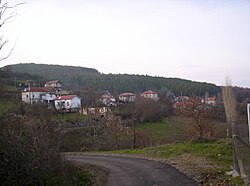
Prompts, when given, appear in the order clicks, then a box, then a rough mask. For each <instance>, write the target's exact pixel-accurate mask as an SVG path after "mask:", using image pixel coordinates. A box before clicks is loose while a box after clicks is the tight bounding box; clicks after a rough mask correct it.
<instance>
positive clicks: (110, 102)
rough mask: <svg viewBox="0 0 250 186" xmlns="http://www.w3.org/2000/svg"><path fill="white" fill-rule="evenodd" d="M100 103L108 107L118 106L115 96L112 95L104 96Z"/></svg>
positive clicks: (106, 94)
mask: <svg viewBox="0 0 250 186" xmlns="http://www.w3.org/2000/svg"><path fill="white" fill-rule="evenodd" d="M99 102H101V103H102V104H103V105H105V106H108V107H109V106H116V100H115V98H114V97H113V95H111V94H110V93H105V94H102V95H101V97H100V99H99Z"/></svg>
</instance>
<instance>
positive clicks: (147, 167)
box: [66, 155, 197, 186]
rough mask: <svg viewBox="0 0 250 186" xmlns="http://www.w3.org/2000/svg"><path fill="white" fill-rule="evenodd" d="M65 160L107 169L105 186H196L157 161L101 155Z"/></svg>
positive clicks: (182, 175) (79, 156) (74, 157)
mask: <svg viewBox="0 0 250 186" xmlns="http://www.w3.org/2000/svg"><path fill="white" fill-rule="evenodd" d="M66 159H67V160H70V161H75V162H78V163H83V164H90V165H95V166H99V167H103V168H105V169H108V170H109V175H108V181H107V183H106V184H104V185H106V186H168V185H169V186H175V185H176V186H191V185H197V183H196V182H195V181H193V180H192V179H190V178H188V177H187V176H186V175H184V174H183V173H181V172H179V171H178V170H177V169H175V168H174V167H172V166H170V165H168V164H166V163H161V162H157V161H151V160H146V159H139V158H131V157H117V156H102V155H68V156H66Z"/></svg>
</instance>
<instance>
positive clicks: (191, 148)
mask: <svg viewBox="0 0 250 186" xmlns="http://www.w3.org/2000/svg"><path fill="white" fill-rule="evenodd" d="M109 153H117V154H138V155H140V154H142V155H144V156H147V157H156V158H165V159H169V158H174V157H176V156H179V155H182V154H186V153H188V154H191V155H193V156H202V157H205V158H207V159H209V160H211V161H215V162H216V163H218V164H219V165H222V166H224V167H226V168H227V169H230V165H231V163H232V147H231V144H230V143H228V142H225V141H223V140H221V141H197V142H179V143H173V144H167V145H162V146H158V147H152V148H144V149H127V150H117V151H112V152H109Z"/></svg>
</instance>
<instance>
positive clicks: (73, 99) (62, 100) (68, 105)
mask: <svg viewBox="0 0 250 186" xmlns="http://www.w3.org/2000/svg"><path fill="white" fill-rule="evenodd" d="M55 108H56V110H58V111H61V112H76V111H78V110H79V109H80V108H81V98H80V97H78V96H76V95H66V96H59V97H57V98H56V99H55Z"/></svg>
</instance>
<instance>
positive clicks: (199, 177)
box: [167, 154, 226, 185]
mask: <svg viewBox="0 0 250 186" xmlns="http://www.w3.org/2000/svg"><path fill="white" fill-rule="evenodd" d="M167 163H170V164H171V165H173V166H174V167H176V168H177V169H179V170H180V171H181V172H183V173H184V174H186V175H188V176H189V177H191V178H193V179H194V180H195V181H196V182H197V183H199V184H200V185H226V183H225V181H224V180H223V179H222V178H220V174H221V173H220V172H217V173H216V171H213V170H216V169H218V168H219V166H218V165H217V164H215V163H214V162H211V161H209V160H207V159H205V158H203V157H197V156H193V155H191V154H182V155H179V156H176V157H174V158H170V159H168V160H167Z"/></svg>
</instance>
